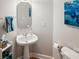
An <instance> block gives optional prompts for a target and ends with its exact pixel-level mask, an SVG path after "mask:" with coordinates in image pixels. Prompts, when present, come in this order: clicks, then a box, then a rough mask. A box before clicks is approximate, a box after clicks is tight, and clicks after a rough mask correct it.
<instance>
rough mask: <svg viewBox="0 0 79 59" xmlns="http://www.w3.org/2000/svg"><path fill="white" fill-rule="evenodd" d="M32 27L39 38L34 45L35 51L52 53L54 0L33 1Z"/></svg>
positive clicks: (46, 53)
mask: <svg viewBox="0 0 79 59" xmlns="http://www.w3.org/2000/svg"><path fill="white" fill-rule="evenodd" d="M32 12H33V14H32V16H33V17H32V20H33V22H32V23H33V24H32V29H33V31H34V32H35V33H36V34H37V35H38V37H39V40H38V42H37V43H36V44H34V45H33V48H32V50H33V52H36V53H41V54H45V55H50V56H51V55H52V36H53V35H52V31H53V29H52V28H53V0H33V1H32Z"/></svg>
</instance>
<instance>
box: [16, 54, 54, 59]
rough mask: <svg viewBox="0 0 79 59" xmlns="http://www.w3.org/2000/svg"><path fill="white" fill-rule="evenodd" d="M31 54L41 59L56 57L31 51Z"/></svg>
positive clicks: (20, 58)
mask: <svg viewBox="0 0 79 59" xmlns="http://www.w3.org/2000/svg"><path fill="white" fill-rule="evenodd" d="M30 56H32V57H37V58H39V59H54V58H53V57H51V56H47V55H43V54H39V53H30ZM17 59H23V56H21V57H18V58H17Z"/></svg>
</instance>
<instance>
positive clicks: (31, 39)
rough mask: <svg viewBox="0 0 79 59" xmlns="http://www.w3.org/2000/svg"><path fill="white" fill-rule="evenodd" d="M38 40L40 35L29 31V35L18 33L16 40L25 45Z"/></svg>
mask: <svg viewBox="0 0 79 59" xmlns="http://www.w3.org/2000/svg"><path fill="white" fill-rule="evenodd" d="M37 40H38V37H37V36H36V35H35V34H33V33H32V34H31V33H28V34H27V36H24V35H18V36H17V39H16V42H17V43H18V44H19V45H21V46H25V45H27V44H33V43H35V42H36V41H37Z"/></svg>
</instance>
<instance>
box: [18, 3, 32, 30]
mask: <svg viewBox="0 0 79 59" xmlns="http://www.w3.org/2000/svg"><path fill="white" fill-rule="evenodd" d="M31 25H32V6H31V4H30V3H29V2H20V3H18V5H17V27H18V28H20V29H25V28H28V27H31Z"/></svg>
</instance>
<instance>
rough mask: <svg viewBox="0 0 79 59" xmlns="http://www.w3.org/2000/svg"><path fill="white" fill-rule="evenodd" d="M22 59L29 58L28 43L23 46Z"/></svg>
mask: <svg viewBox="0 0 79 59" xmlns="http://www.w3.org/2000/svg"><path fill="white" fill-rule="evenodd" d="M24 59H30V56H29V45H26V46H24Z"/></svg>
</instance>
